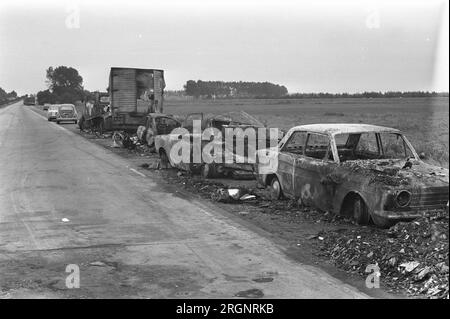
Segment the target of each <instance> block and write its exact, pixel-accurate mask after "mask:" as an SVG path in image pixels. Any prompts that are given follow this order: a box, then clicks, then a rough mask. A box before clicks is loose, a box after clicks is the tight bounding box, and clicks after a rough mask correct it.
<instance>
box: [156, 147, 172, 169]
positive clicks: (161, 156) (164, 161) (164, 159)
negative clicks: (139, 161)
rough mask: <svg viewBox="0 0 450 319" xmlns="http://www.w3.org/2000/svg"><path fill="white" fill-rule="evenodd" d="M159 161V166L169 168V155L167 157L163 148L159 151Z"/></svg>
mask: <svg viewBox="0 0 450 319" xmlns="http://www.w3.org/2000/svg"><path fill="white" fill-rule="evenodd" d="M159 161H160V163H161V165H160V166H161V168H171V167H172V165H171V164H170V161H169V157H167V154H166V152H165V151H164V150H162V151H161V152H160V153H159Z"/></svg>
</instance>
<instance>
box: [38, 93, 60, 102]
mask: <svg viewBox="0 0 450 319" xmlns="http://www.w3.org/2000/svg"><path fill="white" fill-rule="evenodd" d="M36 97H37V101H38V103H39V104H40V105H43V104H45V103H50V104H55V103H56V99H57V96H56V95H55V94H54V93H52V92H50V90H45V91H39V92H38V93H37V95H36Z"/></svg>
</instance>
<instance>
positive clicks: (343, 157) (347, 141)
mask: <svg viewBox="0 0 450 319" xmlns="http://www.w3.org/2000/svg"><path fill="white" fill-rule="evenodd" d="M336 146H337V150H338V154H339V160H340V161H341V162H345V161H353V160H371V159H407V158H413V157H414V156H413V154H412V152H411V150H410V149H409V147H408V145H407V144H406V142H405V140H404V139H403V137H402V136H401V134H397V133H378V132H377V133H357V134H340V135H336Z"/></svg>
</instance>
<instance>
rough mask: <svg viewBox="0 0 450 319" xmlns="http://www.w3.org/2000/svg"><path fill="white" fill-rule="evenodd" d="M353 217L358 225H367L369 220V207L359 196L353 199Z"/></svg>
mask: <svg viewBox="0 0 450 319" xmlns="http://www.w3.org/2000/svg"><path fill="white" fill-rule="evenodd" d="M353 219H354V220H355V221H356V222H357V223H358V225H367V224H369V221H370V215H369V209H368V208H367V205H366V203H365V202H364V200H363V199H362V198H361V197H360V196H358V197H356V198H355V200H354V201H353Z"/></svg>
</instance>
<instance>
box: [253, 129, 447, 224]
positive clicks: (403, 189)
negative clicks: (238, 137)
mask: <svg viewBox="0 0 450 319" xmlns="http://www.w3.org/2000/svg"><path fill="white" fill-rule="evenodd" d="M257 154H258V157H257V158H258V161H257V165H258V166H259V169H258V173H259V174H258V180H259V181H260V182H261V183H262V184H263V185H267V186H270V187H271V190H272V192H273V194H274V197H276V198H279V197H281V196H283V195H284V196H286V197H289V198H294V199H299V200H300V201H301V203H302V204H303V205H306V206H312V207H315V208H318V209H320V210H321V211H331V212H334V213H336V214H342V215H344V216H349V217H353V218H354V219H355V220H356V222H358V223H359V224H362V225H364V224H368V223H369V222H373V223H374V224H375V225H377V226H379V227H382V228H386V227H389V226H392V225H393V224H394V223H395V222H396V221H401V220H411V219H414V218H417V217H420V216H422V215H423V214H424V213H426V212H427V211H431V210H439V209H442V210H445V209H446V208H447V207H448V196H449V189H448V186H449V171H448V169H445V168H442V167H437V166H433V165H429V164H426V163H424V162H423V161H422V160H421V158H420V157H419V156H418V155H417V153H416V151H415V150H414V148H413V146H412V145H411V143H410V142H409V141H408V139H407V138H406V137H405V136H404V135H403V134H402V133H401V132H400V131H399V130H397V129H393V128H388V127H382V126H375V125H367V124H310V125H302V126H296V127H294V128H292V129H290V130H289V132H288V133H287V134H286V136H285V137H284V138H283V139H282V140H281V142H280V143H279V145H278V147H277V148H271V149H265V150H259V151H258V153H257ZM262 158H265V160H264V161H262V160H260V159H262Z"/></svg>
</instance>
